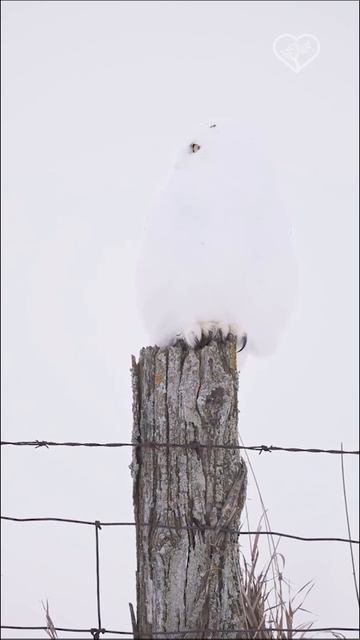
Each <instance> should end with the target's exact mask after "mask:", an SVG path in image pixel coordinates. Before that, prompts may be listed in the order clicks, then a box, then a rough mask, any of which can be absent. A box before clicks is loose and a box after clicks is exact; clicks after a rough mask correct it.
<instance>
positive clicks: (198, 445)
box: [0, 440, 360, 456]
mask: <svg viewBox="0 0 360 640" xmlns="http://www.w3.org/2000/svg"><path fill="white" fill-rule="evenodd" d="M0 445H1V446H14V447H35V449H39V448H41V447H45V448H49V447H108V448H121V447H136V448H138V447H142V448H147V447H149V448H154V449H157V448H162V447H165V448H167V449H171V448H179V449H195V450H196V449H231V450H236V449H240V450H241V449H242V450H245V451H257V452H258V453H264V452H266V453H271V452H272V451H286V452H287V453H330V454H333V455H342V454H344V455H353V456H358V455H359V454H360V451H359V450H356V449H355V450H349V451H346V450H341V449H316V448H310V449H309V448H308V449H306V448H301V447H278V446H275V445H272V444H271V445H267V444H256V445H251V446H244V445H239V444H211V443H202V442H197V441H195V440H194V441H193V442H187V443H178V442H153V441H147V442H54V441H52V440H18V441H14V440H2V441H1V442H0Z"/></svg>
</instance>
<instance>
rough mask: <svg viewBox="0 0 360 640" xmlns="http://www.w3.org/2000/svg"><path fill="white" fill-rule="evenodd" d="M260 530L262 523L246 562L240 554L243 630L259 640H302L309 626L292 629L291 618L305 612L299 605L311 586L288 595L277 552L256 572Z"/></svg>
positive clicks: (283, 562)
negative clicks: (285, 593)
mask: <svg viewBox="0 0 360 640" xmlns="http://www.w3.org/2000/svg"><path fill="white" fill-rule="evenodd" d="M260 531H261V523H260V524H259V527H258V533H257V535H256V536H255V538H254V541H253V542H252V544H251V555H250V560H249V561H247V560H246V558H245V556H244V555H243V554H241V571H240V583H241V609H242V612H243V615H244V616H245V620H244V626H245V629H249V630H250V629H251V631H249V632H248V638H249V639H250V638H251V639H252V638H253V639H260V638H261V639H262V640H268V639H269V640H270V639H271V640H284V639H286V640H292V639H294V638H304V637H306V635H307V634H305V633H302V632H303V631H304V630H306V629H310V628H311V627H312V623H311V622H310V623H306V624H300V625H297V626H295V620H294V618H295V615H296V614H297V612H298V611H306V609H304V608H303V606H302V605H303V603H304V600H305V599H306V597H307V595H308V594H309V592H310V591H311V589H312V587H313V586H314V585H313V583H312V582H311V581H310V582H308V583H307V584H305V585H304V586H303V587H301V589H299V590H298V591H297V592H296V593H295V595H294V596H291V594H290V586H289V583H288V582H287V581H286V580H285V579H284V577H283V570H284V567H285V558H284V556H283V555H282V554H280V553H278V552H277V551H274V553H273V554H272V556H271V558H270V561H269V562H268V564H267V565H266V566H265V568H263V569H259V567H258V560H259V556H260V551H259V537H260V536H259V532H260ZM280 563H281V570H280ZM285 588H286V591H287V597H286V598H285V596H284V591H285ZM254 629H255V630H256V631H254ZM269 629H271V631H269Z"/></svg>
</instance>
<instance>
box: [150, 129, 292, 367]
mask: <svg viewBox="0 0 360 640" xmlns="http://www.w3.org/2000/svg"><path fill="white" fill-rule="evenodd" d="M258 138H259V136H257V135H256V133H255V134H254V132H250V131H249V130H248V129H247V128H246V127H244V126H238V125H237V124H234V123H229V122H227V121H224V122H222V121H219V120H216V121H215V122H213V123H209V124H206V125H204V126H200V127H199V128H198V130H197V131H195V132H194V133H193V134H191V135H189V137H188V138H187V139H185V140H184V144H183V146H182V148H181V149H180V151H179V153H178V155H177V158H176V161H175V164H174V167H173V170H172V172H171V173H170V175H169V179H168V182H167V184H166V186H165V187H164V189H163V190H162V191H161V193H160V194H159V196H158V198H157V199H156V203H155V205H154V207H153V209H152V211H151V214H150V216H149V220H148V223H147V227H146V230H145V236H144V241H143V245H142V247H141V250H140V258H139V265H138V272H137V295H138V301H139V306H140V311H141V315H142V318H143V321H144V324H145V327H146V329H147V331H148V334H149V338H150V339H151V341H152V343H153V344H157V345H158V346H160V347H162V346H169V345H170V344H173V343H175V342H176V341H177V340H179V339H182V340H184V341H185V342H186V343H187V344H188V345H189V346H190V347H196V346H197V345H201V344H203V342H204V339H206V338H209V336H210V337H217V338H222V339H225V338H226V337H227V335H228V334H229V333H234V334H236V335H237V337H238V344H239V345H240V348H242V347H244V346H245V344H246V351H247V352H249V353H251V352H252V353H254V354H257V355H267V354H270V353H272V352H273V351H274V350H275V348H276V345H277V343H278V338H279V335H280V333H281V329H282V328H283V326H284V325H285V323H286V321H287V318H288V316H289V314H290V312H291V309H292V306H293V299H294V292H295V284H296V265H295V258H294V252H293V248H292V233H291V224H290V221H289V220H288V218H287V216H286V214H285V212H284V210H283V206H282V203H281V199H280V197H279V194H278V192H277V190H276V187H275V181H274V178H273V176H272V172H271V163H270V162H269V161H268V159H267V157H266V153H265V150H264V149H263V147H262V144H261V142H260V141H259V139H258Z"/></svg>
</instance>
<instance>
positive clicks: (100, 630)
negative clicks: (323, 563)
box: [1, 440, 360, 640]
mask: <svg viewBox="0 0 360 640" xmlns="http://www.w3.org/2000/svg"><path fill="white" fill-rule="evenodd" d="M1 445H2V446H6V445H10V446H30V447H35V448H41V447H45V448H49V447H108V448H120V447H132V448H133V447H135V448H140V447H143V448H155V449H156V448H173V447H174V448H182V449H193V450H195V451H197V450H199V449H232V450H236V449H240V450H241V449H242V450H247V451H256V452H258V453H259V454H261V453H263V452H268V453H271V452H272V451H285V452H289V453H298V452H299V453H323V454H326V453H327V454H337V455H345V454H348V455H359V453H360V452H359V451H344V450H343V449H317V448H300V447H279V446H273V445H270V446H268V445H253V446H244V445H238V444H208V443H200V442H197V441H193V442H189V443H169V442H154V441H148V442H105V443H101V442H54V441H49V440H32V441H2V442H1ZM1 520H5V521H11V522H17V523H27V522H28V523H29V522H58V523H70V524H79V525H88V526H93V527H95V554H96V603H97V621H98V627H97V628H95V627H92V628H87V629H76V628H68V627H55V626H54V627H52V628H53V629H54V630H55V631H59V632H60V631H61V632H65V633H89V634H91V636H92V637H93V639H94V640H97V639H99V638H100V634H106V633H107V634H113V635H121V636H128V637H130V638H132V637H137V635H136V634H135V632H134V628H133V631H118V630H110V629H106V628H104V627H102V625H101V606H100V552H99V531H100V530H101V529H102V527H110V526H130V527H136V526H140V527H153V528H159V529H169V530H175V531H186V530H194V531H200V532H201V533H204V532H206V531H214V530H216V531H223V532H226V533H229V534H236V535H239V534H242V535H257V536H258V535H267V536H268V535H271V536H278V537H282V538H288V539H292V540H299V541H305V542H343V543H346V544H359V543H360V541H359V540H352V539H351V538H350V537H349V538H338V537H305V536H297V535H293V534H288V533H283V532H276V531H244V530H242V529H237V528H227V527H218V526H216V525H214V526H210V525H199V524H197V525H186V526H182V525H178V524H176V525H171V524H162V523H136V522H100V521H99V520H78V519H74V518H62V517H32V518H18V517H14V516H1ZM130 607H131V608H132V605H130ZM1 629H12V630H29V631H31V630H34V631H40V630H41V631H48V627H47V626H38V627H36V626H15V625H1ZM244 631H245V632H246V631H248V632H249V633H256V634H258V633H261V632H272V631H274V629H272V628H271V627H269V628H263V629H258V628H256V629H255V628H254V629H223V630H221V629H194V630H188V629H186V630H177V631H153V632H152V633H147V634H146V633H142V637H143V638H152V637H154V635H155V636H156V637H158V636H159V637H160V636H161V637H164V638H166V637H172V638H175V637H178V636H182V635H185V634H199V633H201V634H204V633H209V634H211V635H212V634H229V633H244ZM282 631H283V632H284V633H286V632H290V631H291V632H292V633H293V634H295V633H301V634H306V633H317V632H319V633H320V632H330V633H334V634H335V633H336V632H339V633H340V634H341V633H342V632H353V633H358V632H359V631H360V630H359V629H358V628H355V627H340V626H339V627H321V628H320V627H319V628H315V627H311V628H309V629H303V628H302V629H299V630H296V629H282ZM216 637H219V635H217V636H216ZM343 637H345V636H343Z"/></svg>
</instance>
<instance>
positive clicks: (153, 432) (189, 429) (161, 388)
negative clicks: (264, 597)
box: [132, 336, 248, 639]
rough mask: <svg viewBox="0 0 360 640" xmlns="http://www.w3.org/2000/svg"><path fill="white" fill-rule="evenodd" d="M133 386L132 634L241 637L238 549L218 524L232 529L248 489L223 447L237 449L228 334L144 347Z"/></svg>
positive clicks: (236, 458) (234, 453)
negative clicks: (198, 343) (196, 342)
mask: <svg viewBox="0 0 360 640" xmlns="http://www.w3.org/2000/svg"><path fill="white" fill-rule="evenodd" d="M132 384H133V415H134V427H133V442H134V443H139V444H141V445H142V446H140V447H134V453H133V464H132V471H133V480H134V486H133V500H134V511H135V521H136V553H137V574H136V586H137V633H138V637H139V638H159V639H160V638H164V637H165V636H164V635H163V636H162V635H161V634H159V635H158V632H174V634H175V632H177V631H182V632H183V634H181V633H178V634H176V635H172V634H171V633H170V634H169V635H168V636H166V637H168V638H181V637H183V638H243V637H248V636H246V634H245V633H241V632H240V633H239V632H234V631H233V632H232V633H231V630H232V629H233V630H235V629H236V630H239V629H243V628H244V627H243V623H242V607H241V597H240V565H239V547H238V535H237V533H229V532H226V531H224V530H223V529H227V528H230V529H238V528H239V526H240V513H241V510H242V508H243V505H244V501H245V495H246V466H245V463H244V461H243V460H242V458H241V457H240V454H239V450H236V449H232V448H231V446H230V447H229V448H227V446H229V445H238V428H237V417H238V409H237V388H238V382H237V369H236V340H235V338H234V337H233V336H230V337H229V338H228V339H227V340H226V342H223V343H221V342H218V341H215V340H212V341H211V342H210V343H209V344H208V345H207V346H204V347H202V348H197V349H190V348H188V347H187V346H186V345H185V344H184V343H182V342H179V343H177V344H176V345H175V346H172V347H169V348H166V349H160V348H158V347H147V348H144V349H142V350H141V353H140V358H139V362H138V363H136V361H135V358H133V366H132ZM146 443H171V444H177V445H187V446H186V447H184V446H179V447H170V446H169V447H168V446H159V447H156V446H153V445H151V446H146ZM199 443H201V444H204V445H206V447H199V446H198V444H199ZM144 445H145V446H144ZM212 445H217V447H212ZM222 445H225V446H224V447H223V448H222Z"/></svg>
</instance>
